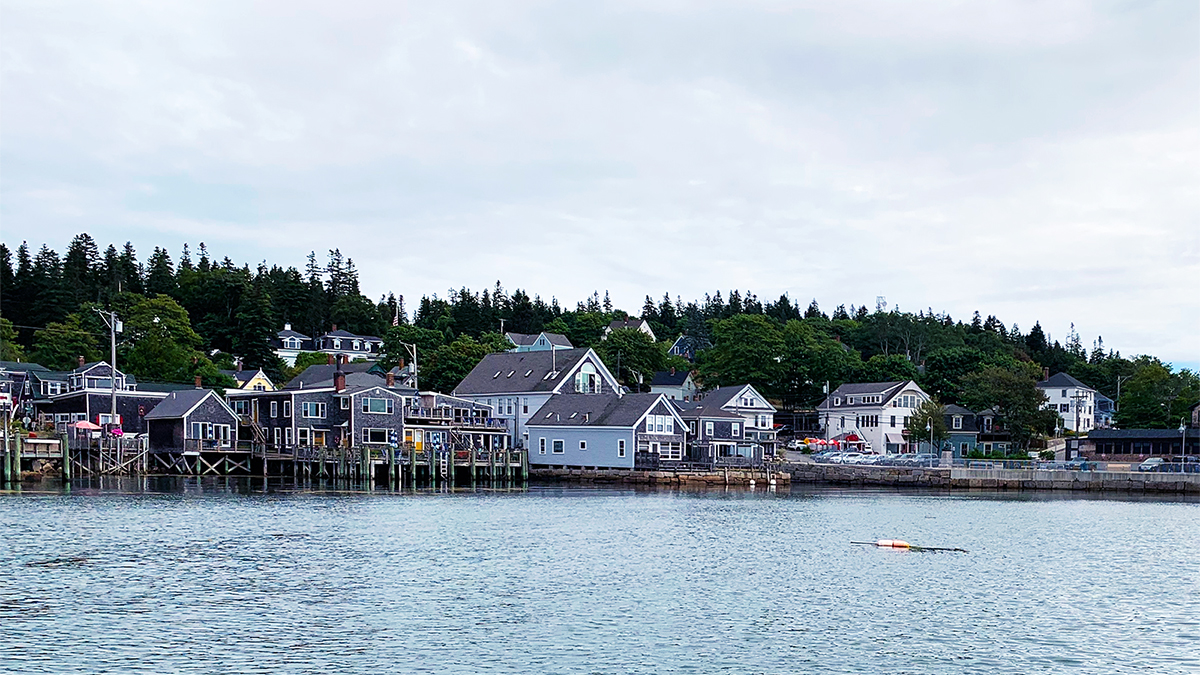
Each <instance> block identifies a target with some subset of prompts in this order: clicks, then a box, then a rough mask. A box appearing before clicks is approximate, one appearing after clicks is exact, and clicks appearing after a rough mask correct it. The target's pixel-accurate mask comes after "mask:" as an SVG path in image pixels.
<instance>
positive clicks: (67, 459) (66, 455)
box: [58, 434, 71, 484]
mask: <svg viewBox="0 0 1200 675" xmlns="http://www.w3.org/2000/svg"><path fill="white" fill-rule="evenodd" d="M58 447H59V448H61V449H62V478H63V483H66V484H70V482H71V446H70V443H68V442H67V435H66V434H59V436H58Z"/></svg>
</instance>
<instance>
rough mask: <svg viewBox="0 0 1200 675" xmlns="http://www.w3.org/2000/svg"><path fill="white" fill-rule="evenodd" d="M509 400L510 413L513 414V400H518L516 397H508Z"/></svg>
mask: <svg viewBox="0 0 1200 675" xmlns="http://www.w3.org/2000/svg"><path fill="white" fill-rule="evenodd" d="M507 400H508V414H509V415H511V414H513V401H515V400H517V399H515V398H510V399H507Z"/></svg>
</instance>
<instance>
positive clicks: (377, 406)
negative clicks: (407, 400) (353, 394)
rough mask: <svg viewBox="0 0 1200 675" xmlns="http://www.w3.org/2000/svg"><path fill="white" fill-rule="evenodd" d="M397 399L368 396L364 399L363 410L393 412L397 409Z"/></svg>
mask: <svg viewBox="0 0 1200 675" xmlns="http://www.w3.org/2000/svg"><path fill="white" fill-rule="evenodd" d="M394 406H395V401H393V400H392V399H390V398H368V397H364V398H363V400H362V411H363V412H365V413H377V414H388V415H390V414H392V413H393V412H394V411H395V407H394Z"/></svg>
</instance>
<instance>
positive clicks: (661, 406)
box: [527, 392, 687, 469]
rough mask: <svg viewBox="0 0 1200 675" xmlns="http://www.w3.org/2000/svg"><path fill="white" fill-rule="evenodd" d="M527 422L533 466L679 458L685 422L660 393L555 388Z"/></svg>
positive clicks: (652, 463)
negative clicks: (557, 392) (556, 392)
mask: <svg viewBox="0 0 1200 675" xmlns="http://www.w3.org/2000/svg"><path fill="white" fill-rule="evenodd" d="M527 428H528V430H529V440H530V448H529V464H530V466H534V467H536V466H568V467H576V466H578V467H585V466H586V467H596V468H613V469H632V468H635V467H643V466H647V467H657V466H660V465H670V463H672V462H681V461H684V454H683V449H684V447H685V445H686V439H687V427H686V426H685V424H684V421H683V418H681V417H680V416H679V411H678V410H676V408H675V407H674V406H673V405H671V402H670V401H668V400H667V397H666V396H663V395H662V394H625V395H623V396H622V395H620V394H618V393H615V392H612V393H604V394H560V395H558V396H554V397H551V398H550V399H549V400H548V401H547V402H546V404H545V405H543V406H541V407H540V408H539V409H538V410H537V413H536V414H535V415H534V416H533V418H532V419H530V420H529V423H528V425H527Z"/></svg>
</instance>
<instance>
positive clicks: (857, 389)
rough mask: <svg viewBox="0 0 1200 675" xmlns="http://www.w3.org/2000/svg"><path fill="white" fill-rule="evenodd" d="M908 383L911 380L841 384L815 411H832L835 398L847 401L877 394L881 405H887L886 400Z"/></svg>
mask: <svg viewBox="0 0 1200 675" xmlns="http://www.w3.org/2000/svg"><path fill="white" fill-rule="evenodd" d="M910 382H912V380H905V381H903V382H848V383H846V384H843V385H842V386H840V387H838V388H837V389H834V390H833V392H832V393H831V394H829V396H826V397H825V400H824V401H821V405H819V406H817V410H830V409H832V408H833V407H834V405H833V400H834V399H835V398H841V399H848V398H849V397H851V396H861V395H868V394H878V395H880V396H882V397H883V403H887V402H888V400H890V399H891V398H892V397H893V396H895V395H896V394H898V393H900V391H902V390H903V389H904V387H906V386H908V384H909V383H910ZM914 386H915V383H914ZM854 405H856V406H857V405H860V404H858V403H855V404H854ZM870 405H880V404H878V403H872V404H870ZM839 407H849V406H848V405H846V406H839Z"/></svg>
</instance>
